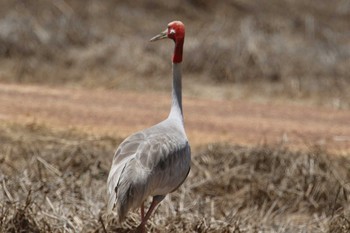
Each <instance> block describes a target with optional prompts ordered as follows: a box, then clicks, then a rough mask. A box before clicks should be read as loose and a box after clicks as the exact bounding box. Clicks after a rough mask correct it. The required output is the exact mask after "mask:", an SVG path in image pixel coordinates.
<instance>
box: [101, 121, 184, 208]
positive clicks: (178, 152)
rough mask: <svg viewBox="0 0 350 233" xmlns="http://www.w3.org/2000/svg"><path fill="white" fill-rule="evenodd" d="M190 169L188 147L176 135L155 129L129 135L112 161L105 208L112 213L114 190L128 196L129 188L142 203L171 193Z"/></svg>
mask: <svg viewBox="0 0 350 233" xmlns="http://www.w3.org/2000/svg"><path fill="white" fill-rule="evenodd" d="M189 167H190V147H189V144H188V142H187V140H185V139H183V138H181V137H180V136H179V135H178V134H177V133H176V132H174V131H170V132H168V133H164V130H162V129H159V128H156V127H155V128H150V129H148V130H145V131H141V132H138V133H136V134H133V135H131V136H130V137H128V138H127V139H125V140H124V141H123V142H122V143H121V144H120V146H119V147H118V149H117V151H116V153H115V155H114V158H113V163H112V167H111V171H110V174H109V177H108V194H109V203H108V209H109V210H112V208H113V205H114V203H115V200H116V199H118V196H119V194H116V191H117V190H118V192H119V191H120V193H125V195H127V193H128V192H130V191H131V189H132V190H133V193H138V194H139V195H140V197H138V198H137V199H139V200H142V201H143V200H144V198H145V195H146V196H147V195H151V194H152V193H153V191H154V192H156V194H163V193H164V194H166V193H169V192H171V191H173V190H174V189H176V188H177V187H178V186H179V185H180V184H181V183H182V182H183V181H184V180H185V178H186V177H187V174H188V171H189ZM126 183H128V184H126ZM124 186H125V187H124ZM124 189H125V190H124ZM141 196H142V197H141ZM134 198H136V197H134ZM121 199H123V200H126V199H127V197H125V198H124V197H123V198H121ZM128 205H129V204H128ZM133 205H134V203H132V204H130V205H129V206H130V207H132V206H133ZM135 205H137V204H136V203H135Z"/></svg>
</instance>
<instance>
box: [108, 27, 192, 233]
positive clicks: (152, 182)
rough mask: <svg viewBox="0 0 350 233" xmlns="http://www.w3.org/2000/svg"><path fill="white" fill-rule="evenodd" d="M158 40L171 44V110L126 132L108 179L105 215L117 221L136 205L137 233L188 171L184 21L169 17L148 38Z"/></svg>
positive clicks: (188, 148) (189, 167)
mask: <svg viewBox="0 0 350 233" xmlns="http://www.w3.org/2000/svg"><path fill="white" fill-rule="evenodd" d="M161 39H170V40H172V41H174V42H175V46H174V53H173V56H172V91H171V99H172V100H171V108H170V113H169V115H168V117H167V118H166V119H165V120H163V121H161V122H160V123H158V124H156V125H154V126H152V127H150V128H146V129H144V130H142V131H139V132H136V133H134V134H132V135H130V136H129V137H127V138H126V139H125V140H124V141H123V142H122V143H121V144H120V145H119V147H118V148H117V150H116V152H115V154H114V157H113V161H112V165H111V169H110V172H109V175H108V180H107V193H108V204H107V210H108V213H111V212H112V210H113V208H115V209H116V212H117V216H118V220H119V222H122V221H124V220H125V218H126V216H127V213H128V211H129V210H132V209H136V208H139V207H140V209H141V213H140V214H141V223H140V225H139V226H138V227H137V228H136V230H137V232H145V229H146V227H145V226H146V224H147V221H148V219H149V218H150V216H151V214H152V212H153V211H154V209H155V207H156V206H157V205H158V204H159V203H160V202H161V201H162V200H163V199H164V198H165V196H166V195H167V194H169V193H171V192H173V191H175V190H176V189H177V188H178V187H179V186H181V184H182V183H183V182H184V181H185V179H186V178H187V176H188V174H189V172H190V169H191V147H190V144H189V141H188V138H187V135H186V132H185V127H184V116H183V109H182V73H181V64H182V57H183V45H184V39H185V26H184V24H183V23H182V22H181V21H172V22H170V23H169V24H168V26H167V28H166V29H165V30H164V31H163V32H161V33H160V34H158V35H157V36H155V37H153V38H152V39H151V40H150V41H151V42H153V41H158V40H161ZM148 197H152V202H151V204H150V206H149V209H148V211H147V212H146V213H145V207H144V203H145V201H146V199H147V198H148Z"/></svg>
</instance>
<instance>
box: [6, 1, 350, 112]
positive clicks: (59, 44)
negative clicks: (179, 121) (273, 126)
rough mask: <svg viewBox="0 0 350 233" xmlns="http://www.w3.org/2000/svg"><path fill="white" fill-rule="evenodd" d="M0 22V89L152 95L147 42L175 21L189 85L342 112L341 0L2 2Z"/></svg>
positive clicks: (162, 57)
mask: <svg viewBox="0 0 350 233" xmlns="http://www.w3.org/2000/svg"><path fill="white" fill-rule="evenodd" d="M0 15H1V16H0V42H1V43H0V60H1V63H0V68H1V70H2V72H1V73H0V80H1V81H3V82H4V81H6V82H24V83H28V82H30V83H41V84H49V85H62V84H67V85H79V86H81V85H82V86H89V87H107V88H127V89H137V90H144V88H145V87H146V88H150V89H152V90H154V89H157V90H162V89H163V88H164V85H168V83H169V82H168V79H165V78H163V77H164V76H166V77H167V76H169V69H170V66H169V58H170V55H169V54H170V51H171V49H170V47H169V44H170V43H165V42H164V43H159V44H157V45H154V44H150V43H148V39H149V38H150V37H152V36H153V35H154V34H156V33H158V32H159V31H160V30H162V29H163V28H164V27H165V25H166V23H168V22H169V21H170V20H173V19H181V20H183V21H184V22H185V23H186V25H187V37H186V43H185V58H184V61H185V62H184V72H185V73H186V74H187V75H186V77H187V78H190V79H193V83H194V84H193V85H196V82H200V83H201V84H202V85H203V83H207V84H208V85H209V86H211V85H212V83H213V82H214V83H224V84H230V83H231V84H232V83H234V84H235V85H238V86H240V85H242V86H240V87H241V89H243V90H244V91H243V94H239V96H240V97H244V96H249V95H258V96H268V97H270V98H276V97H277V96H279V97H284V98H286V99H289V98H291V99H313V100H314V102H317V103H318V104H321V105H331V106H334V107H337V108H347V107H349V99H350V96H349V93H350V83H349V80H350V79H349V75H348V74H349V64H350V63H349V62H350V47H349V46H350V45H349V42H348V34H349V32H350V31H349V28H350V27H349V22H350V20H349V4H348V2H347V1H343V0H336V1H323V2H322V3H319V2H318V1H312V0H308V1H303V0H298V1H288V0H272V1H271V0H263V1H256V0H248V1H240V0H226V1H219V2H218V1H203V0H191V1H180V2H176V1H175V2H171V3H169V2H164V1H149V0H137V1H132V2H125V1H112V0H105V1H102V2H101V1H97V0H89V1H82V0H80V1H70V0H69V1H46V0H39V1H32V0H28V1H2V2H1V3H0ZM231 91H232V90H231Z"/></svg>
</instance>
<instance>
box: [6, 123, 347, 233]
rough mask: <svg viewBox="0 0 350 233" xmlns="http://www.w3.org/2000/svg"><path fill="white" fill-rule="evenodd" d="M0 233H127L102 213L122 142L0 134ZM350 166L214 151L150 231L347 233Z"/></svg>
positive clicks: (37, 132) (288, 155) (197, 164)
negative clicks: (116, 150) (115, 155)
mask: <svg viewBox="0 0 350 233" xmlns="http://www.w3.org/2000/svg"><path fill="white" fill-rule="evenodd" d="M0 132H1V133H0V140H1V142H2V146H1V148H0V150H1V151H0V187H1V189H0V199H1V200H2V201H1V202H0V232H105V231H107V232H112V231H117V232H129V231H130V229H133V228H135V226H137V224H138V222H139V218H138V212H135V213H131V214H130V215H129V218H128V219H127V221H126V222H125V223H123V224H122V225H118V224H117V223H116V222H115V219H116V218H113V217H109V218H108V217H107V216H106V215H105V193H106V185H105V184H106V178H107V175H108V170H109V162H110V160H111V157H112V154H113V150H114V148H115V146H116V145H117V144H118V142H120V140H119V139H114V138H110V137H99V138H96V137H94V136H91V135H82V134H81V133H78V132H75V131H72V130H71V131H52V130H49V129H47V128H46V127H44V126H40V125H37V124H30V125H26V126H24V127H23V126H18V125H6V126H1V130H0ZM349 167H350V159H349V156H348V157H339V156H335V155H333V156H331V155H327V154H325V153H324V152H323V151H320V150H318V149H317V148H315V149H310V151H308V152H291V151H288V150H287V149H285V148H270V147H267V146H257V147H254V148H245V147H239V146H229V145H209V146H207V147H205V148H202V149H201V150H199V151H198V152H196V153H195V154H194V155H193V163H192V170H191V173H190V176H189V178H188V179H187V181H186V182H185V184H184V185H183V186H182V187H181V188H180V189H179V190H178V191H176V192H175V193H173V194H171V195H170V196H168V198H167V199H166V200H165V201H164V202H163V203H162V204H161V206H160V207H159V208H158V209H157V211H156V214H155V215H154V217H153V218H152V219H151V221H150V223H149V225H148V229H149V230H150V231H151V232H159V231H160V232H344V233H345V232H349V230H350V206H349V203H348V198H349V193H350V172H349V170H348V168H349Z"/></svg>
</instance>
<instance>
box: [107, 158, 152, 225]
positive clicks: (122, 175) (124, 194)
mask: <svg viewBox="0 0 350 233" xmlns="http://www.w3.org/2000/svg"><path fill="white" fill-rule="evenodd" d="M129 162H130V160H127V161H125V162H122V163H119V164H118V165H116V166H115V167H114V166H112V168H111V172H110V174H109V177H108V195H109V198H108V204H107V212H108V213H111V211H112V209H113V207H114V206H115V207H116V211H117V215H118V218H119V222H123V221H124V219H125V217H126V215H127V213H128V211H129V210H130V209H134V208H137V207H139V206H140V205H141V203H142V202H143V201H144V198H145V197H146V192H145V191H146V187H147V184H146V183H144V182H142V181H140V180H139V178H140V177H139V173H138V171H137V170H138V169H135V168H133V169H131V168H130V167H132V165H130V164H129ZM128 164H129V165H130V166H128Z"/></svg>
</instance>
